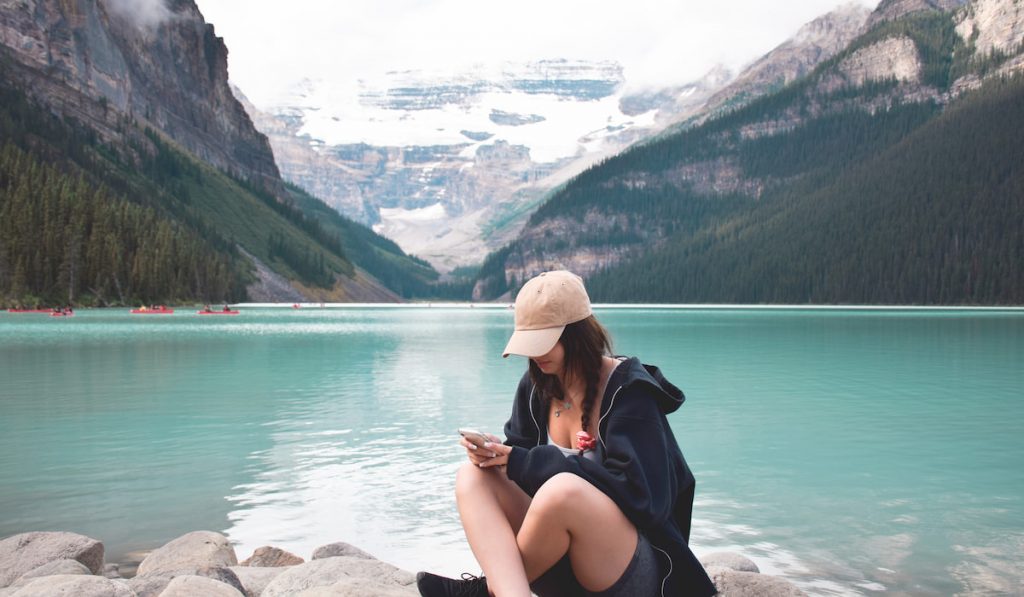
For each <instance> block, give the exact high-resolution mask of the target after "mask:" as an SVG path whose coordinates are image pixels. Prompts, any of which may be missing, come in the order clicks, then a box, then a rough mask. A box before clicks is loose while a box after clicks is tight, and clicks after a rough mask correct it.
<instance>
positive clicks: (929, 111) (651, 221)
mask: <svg viewBox="0 0 1024 597" xmlns="http://www.w3.org/2000/svg"><path fill="white" fill-rule="evenodd" d="M893 4H896V3H888V4H885V5H882V6H880V7H879V10H880V11H883V12H885V11H890V10H892V5H893ZM992 4H995V5H998V6H995V7H993V6H992ZM1012 6H1014V5H1013V3H1012V0H980V1H978V2H974V3H971V4H969V5H967V6H966V7H962V8H960V9H956V10H955V11H947V12H942V11H938V10H923V11H922V10H908V11H906V12H904V13H903V16H898V17H896V18H884V19H877V20H876V21H877V24H876V25H875V26H874V27H872V28H868V29H867V30H865V31H864V32H863V33H862V34H861V35H860V36H858V37H857V38H856V39H855V40H853V42H852V43H851V44H850V45H848V46H847V47H846V48H844V49H843V50H842V51H841V52H839V53H837V54H836V55H835V56H833V57H831V58H829V59H828V60H826V61H824V62H822V63H821V64H819V65H818V66H817V67H815V69H814V70H813V71H812V72H811V73H809V74H808V75H807V76H805V77H804V78H802V79H798V80H796V81H794V82H793V83H790V84H789V85H786V86H785V87H783V88H781V89H779V90H778V91H776V92H774V93H772V94H769V95H766V96H763V97H761V98H758V99H755V100H753V101H751V102H749V103H746V104H744V105H742V106H740V107H737V108H733V109H732V110H729V111H726V112H724V113H721V114H719V115H717V116H714V117H712V118H709V119H708V120H706V121H704V122H703V123H701V124H699V125H696V126H693V127H691V128H685V129H683V130H680V131H677V132H674V133H671V134H667V135H662V136H659V137H657V138H656V139H654V140H652V141H649V142H646V143H641V144H639V145H637V146H634V147H633V148H631V149H630V150H627V151H626V152H623V153H622V154H619V155H618V156H616V157H614V158H611V159H609V160H606V161H604V162H602V163H601V164H599V165H597V166H595V167H593V168H591V169H589V170H587V171H585V172H583V173H581V174H580V175H579V176H577V177H576V178H574V179H573V180H572V181H570V182H569V183H567V185H566V186H565V187H564V188H563V189H562V190H561V191H559V193H557V194H556V195H554V196H553V197H552V198H551V200H549V201H548V202H547V203H545V204H544V205H542V206H541V207H540V208H539V209H538V210H537V212H535V213H534V215H533V216H532V217H531V220H530V223H529V225H528V226H527V227H526V228H524V231H523V233H522V234H521V235H520V236H519V237H517V239H516V240H515V241H513V242H512V243H510V244H509V245H507V246H506V247H505V248H503V249H502V250H501V251H498V252H496V253H493V254H492V255H490V256H489V257H488V260H487V261H485V263H484V266H483V267H482V268H481V273H480V277H479V278H478V281H477V284H476V287H475V289H474V296H475V297H476V298H481V299H486V298H493V297H496V296H503V293H505V292H508V291H509V290H514V289H515V288H516V287H517V284H518V283H521V281H522V280H525V279H527V278H529V277H530V276H532V275H535V274H536V273H538V272H539V271H543V270H545V269H553V268H567V269H572V270H574V271H577V272H578V273H581V274H582V275H584V276H590V277H594V279H595V280H604V282H601V283H598V284H597V285H596V288H597V292H598V296H601V295H602V293H603V294H604V295H606V296H612V297H615V298H616V299H623V298H624V297H623V296H622V294H621V292H620V293H616V292H613V291H612V287H611V286H610V284H611V281H610V277H609V276H610V275H611V274H607V275H605V274H602V273H601V272H618V273H619V274H620V275H622V277H623V278H624V279H626V280H630V283H629V284H627V287H628V288H629V289H631V290H632V291H633V292H634V294H635V295H636V297H637V298H635V299H633V300H644V298H645V297H646V298H651V297H652V296H653V295H652V293H653V292H654V291H653V290H652V289H653V288H654V287H658V286H659V285H661V286H670V285H672V284H674V283H675V281H677V280H676V279H677V278H678V277H679V276H682V275H684V274H683V273H682V272H684V271H691V269H692V268H691V267H690V266H689V265H688V263H691V262H692V263H698V262H704V263H710V262H709V261H708V260H709V259H712V257H711V256H715V257H714V259H726V257H725V255H726V254H727V253H725V252H723V249H722V248H721V247H723V246H724V245H723V244H722V243H721V242H719V241H718V240H716V239H719V238H720V236H721V234H722V233H723V232H722V231H729V230H737V231H738V230H746V231H747V232H745V233H744V234H746V235H756V234H758V231H759V230H762V229H764V228H765V227H766V226H767V222H769V221H772V220H773V219H777V218H778V217H779V214H778V213H776V212H773V211H772V209H773V206H781V205H785V204H792V205H802V206H803V208H804V209H806V210H808V213H811V212H812V211H813V209H812V206H809V205H806V204H804V203H801V200H800V199H799V198H800V197H807V196H818V195H820V196H822V197H828V198H830V199H831V198H834V197H838V196H839V195H841V192H840V190H838V189H833V190H827V189H828V188H829V187H828V184H829V181H830V179H831V177H833V176H839V175H842V174H843V173H844V172H845V170H846V169H850V168H855V167H857V166H858V164H860V163H862V162H864V161H865V160H869V159H871V158H872V157H873V156H874V155H875V154H876V153H878V152H883V151H886V150H887V149H888V148H889V147H890V146H894V144H897V143H899V142H900V140H901V139H903V138H904V137H905V136H908V135H911V134H912V133H913V132H914V131H915V130H917V129H918V128H920V127H923V126H926V125H927V123H928V122H929V121H931V120H933V119H934V118H936V117H937V115H939V114H941V113H942V112H943V110H944V109H945V107H946V106H948V105H950V104H951V103H952V102H957V101H959V98H960V97H962V96H964V94H965V93H966V90H967V89H973V90H979V89H982V90H984V89H989V91H987V92H986V93H997V92H996V91H992V89H996V88H995V87H992V86H991V85H993V84H994V83H992V81H998V80H999V79H1000V78H1001V77H1003V76H1004V75H1007V74H1012V73H1014V72H1017V73H1019V72H1020V71H1021V68H1020V67H1019V66H1017V65H1018V64H1019V62H1018V57H1016V56H1013V55H1005V54H1000V55H998V56H994V57H993V56H991V55H986V54H979V53H978V51H977V49H976V48H975V47H974V46H972V43H971V40H969V39H966V40H965V39H964V38H963V37H961V36H960V35H958V34H957V32H956V26H957V24H958V23H961V22H963V20H964V19H965V18H966V17H965V15H970V14H978V13H984V14H1007V13H1008V12H1010V13H1012V10H1009V9H1010V8H1012ZM906 7H907V6H906V5H904V8H906ZM999 7H1002V9H1001V10H1000V8H999ZM981 8H984V9H985V10H980V9H981ZM985 22H986V23H987V26H988V27H996V26H998V27H1000V31H1004V32H1009V33H1005V34H1004V37H1006V36H1009V38H1008V39H1005V40H1004V42H1005V44H1004V47H1013V48H1019V47H1021V46H1020V43H1021V42H1020V39H1019V34H1018V33H1014V32H1016V31H1017V28H1016V27H1012V26H1011V27H1007V26H1005V23H1003V22H1002V21H997V20H993V19H991V18H990V19H987V20H986V21H985ZM1014 36H1016V37H1014ZM1007 69H1009V70H1007ZM986 82H988V83H989V84H990V85H989V86H988V87H985V84H986ZM968 97H974V96H968ZM981 97H982V99H980V100H972V101H983V99H984V94H982V96H981ZM963 113H967V112H963ZM972 118H977V115H974V116H972ZM979 126H980V125H979ZM956 130H957V131H959V133H958V134H967V133H965V132H963V131H964V129H962V128H958V129H956ZM969 140H970V141H971V142H976V140H975V139H969ZM1004 141H1005V140H1004ZM965 143H966V141H965ZM954 153H955V152H954V151H953V149H951V148H950V149H948V151H947V152H946V153H945V154H943V155H944V157H945V158H947V159H952V158H951V157H949V156H952V155H953V154H954ZM915 155H918V156H922V155H923V153H922V152H920V151H919V152H918V153H916V154H915ZM1011 155H1012V153H1011ZM920 159H925V158H923V157H921V158H920ZM918 166H919V165H918V164H916V163H915V164H914V167H915V168H917V167H918ZM1014 171H1015V170H1014V169H1013V168H1011V169H1010V172H1014ZM880 176H881V174H880ZM971 180H972V182H971V184H975V185H981V186H979V193H980V194H981V195H982V196H984V197H986V198H987V199H986V200H988V201H990V202H993V203H992V205H991V207H992V208H993V209H1000V210H1001V209H1003V207H1004V206H1003V205H1002V204H1001V203H999V199H998V198H997V197H992V196H990V195H988V194H985V192H984V188H985V187H984V184H985V182H984V181H980V180H977V179H971ZM876 186H878V185H876ZM890 186H893V187H895V186H896V185H890ZM922 186H926V185H924V184H923V183H922ZM879 188H881V189H882V190H879ZM879 188H875V187H872V189H874V190H873V191H872V192H873V193H882V194H883V195H885V193H886V192H885V191H884V187H879ZM929 188H931V187H929ZM885 196H888V195H885ZM911 196H912V195H909V194H908V195H907V197H911ZM955 196H956V197H962V196H961V195H955ZM913 197H915V198H916V195H915V196H913ZM892 200H893V201H896V202H900V201H901V200H900V199H899V198H898V197H892ZM907 200H909V199H907ZM1008 200H1012V199H1008ZM852 205H858V204H856V203H854V204H852ZM940 207H941V209H951V208H950V207H949V205H948V204H946V203H942V204H941V205H940V204H938V203H937V204H936V208H935V209H939V208H940ZM780 209H781V208H780ZM856 209H862V207H857V208H856ZM920 209H922V210H923V211H922V212H921V213H922V214H923V215H922V216H921V217H920V221H921V222H925V221H929V220H930V219H931V218H939V217H940V215H939V214H938V213H932V212H929V211H928V210H927V209H925V208H920ZM864 217H867V216H866V215H865V216H864ZM904 217H905V214H904ZM749 218H761V219H760V220H756V223H755V224H753V225H751V224H744V223H743V222H748V221H749ZM787 221H788V222H789V223H790V225H791V226H797V223H798V219H796V218H790V219H788V220H787ZM972 222H974V220H972ZM975 223H976V222H975ZM904 225H905V226H907V228H908V230H914V231H915V233H920V234H922V235H923V236H924V237H929V232H928V231H925V230H920V231H917V230H916V229H915V228H914V226H915V223H914V222H906V223H904ZM978 225H985V226H997V225H995V224H992V223H985V224H978ZM716 230H717V231H719V232H715V231H716ZM780 232H781V233H783V234H787V235H792V236H794V237H798V236H799V229H798V228H794V230H792V231H780ZM991 232H992V233H993V234H997V235H1005V234H1013V232H1012V229H1006V228H992V230H991ZM1017 234H1018V235H1019V231H1018V232H1017ZM1000 238H1003V237H1000ZM819 240H820V239H819ZM776 242H779V243H782V244H784V241H782V240H781V239H780V240H778V241H776ZM843 242H844V243H847V244H850V243H852V242H853V240H852V239H845V240H844V241H843ZM770 245H771V243H768V242H767V241H764V242H762V243H761V248H760V250H761V251H762V252H764V251H767V250H768V249H769V246H770ZM680 246H683V247H689V248H688V249H687V252H686V253H680V252H679V251H678V250H677V249H676V248H678V247H680ZM736 246H753V245H752V244H750V245H742V243H741V244H740V245H736ZM811 246H815V245H813V244H809V245H808V248H810V247H811ZM985 246H986V247H987V248H986V250H989V251H996V249H995V248H993V247H994V245H985ZM815 250H816V251H818V252H819V253H821V254H824V253H826V251H824V249H823V248H822V247H818V248H817V249H815ZM673 251H675V252H673ZM702 251H705V252H707V255H705V253H704V252H702ZM779 254H781V252H780V253H779ZM670 255H674V256H675V257H674V258H675V259H683V261H681V262H679V264H678V266H677V268H676V270H675V271H674V272H673V270H670V269H666V267H668V266H667V264H668V263H670V262H671V259H672V257H670ZM728 255H730V257H728V259H743V260H756V259H759V258H760V254H759V253H753V254H748V255H741V251H740V249H736V250H734V251H732V252H729V253H728ZM883 255H884V252H879V253H878V254H877V256H879V257H881V256H883ZM985 257H986V259H989V260H993V259H994V260H996V261H997V262H1002V261H1003V260H1004V259H1005V256H998V255H997V254H995V253H991V252H990V253H986V254H985ZM659 260H660V261H659ZM702 260H703V261H702ZM983 262H984V260H983ZM715 263H717V267H719V268H722V269H723V271H727V270H729V269H730V268H732V267H734V265H731V264H730V265H727V264H726V263H725V262H721V263H720V262H718V261H715ZM631 264H633V265H636V266H637V267H640V268H641V269H642V268H643V267H647V268H649V275H650V276H652V278H651V279H650V280H648V284H647V287H646V288H645V286H644V284H643V283H642V282H641V280H640V278H638V277H637V275H639V274H637V275H633V273H632V272H631V270H630V268H631V267H632V265H631ZM641 264H646V265H641ZM655 266H656V267H655ZM934 266H935V264H928V268H929V270H930V271H931V268H933V267H934ZM693 267H696V266H693ZM708 267H710V266H708ZM772 267H773V268H777V269H782V270H784V268H781V267H779V266H778V265H777V264H775V265H773V266H772ZM814 267H819V268H820V267H825V265H824V264H822V263H817V262H816V264H815V266H814ZM950 267H952V266H950ZM987 267H990V268H991V267H995V268H998V267H1002V266H1000V265H997V264H987ZM688 268H690V269H688ZM744 271H745V274H744V275H743V276H741V278H742V279H743V280H745V281H747V282H748V283H750V284H755V283H757V284H760V283H763V281H760V280H756V279H755V274H754V273H751V272H750V271H748V270H744ZM766 271H767V269H766ZM952 271H953V270H952V269H942V270H941V273H937V274H936V275H953V274H952V273H951V272H952ZM654 272H657V273H654ZM787 275H791V274H787ZM815 275H818V274H817V273H816V274H815ZM601 276H604V277H603V278H602V277H601ZM701 281H702V283H703V284H705V285H706V287H707V288H712V287H717V286H715V285H710V286H708V285H707V284H708V281H707V280H706V279H703V278H702V279H701ZM889 282H891V283H892V284H893V285H894V286H898V284H896V282H895V281H889ZM673 287H675V288H682V287H680V286H673ZM830 288H831V287H830ZM922 288H924V285H922ZM709 292H710V290H709ZM830 292H831V293H832V294H815V295H800V294H799V293H797V294H790V295H789V296H787V297H781V296H775V295H771V294H746V295H744V296H743V298H742V301H746V302H750V301H752V302H758V301H769V302H775V301H779V300H783V298H785V300H791V301H795V302H806V301H808V300H816V301H826V302H829V301H831V302H843V301H844V300H846V299H844V297H843V295H842V294H841V293H840V294H837V293H838V292H839V291H838V290H837V289H836V288H831V290H830ZM922 292H924V291H922ZM994 292H995V291H991V293H990V294H988V295H985V298H981V299H980V300H999V301H1004V300H1007V298H1006V296H1005V295H998V293H995V294H993V293H994ZM738 296H739V295H735V294H734V295H729V296H724V297H723V296H717V297H705V296H701V295H694V294H693V293H692V292H689V291H688V292H685V293H682V294H681V295H680V297H684V298H679V299H678V300H684V299H685V300H692V301H696V302H702V301H704V300H705V299H706V300H724V301H726V302H730V301H733V300H741V299H739V298H737V297H738ZM937 296H939V295H928V294H921V295H916V296H906V297H904V298H903V299H899V298H897V299H894V300H896V301H897V302H899V300H907V301H912V302H925V303H930V302H934V301H935V300H937V299H936V297H937ZM981 296H982V295H964V296H963V297H961V298H960V299H955V295H949V294H942V295H941V298H940V299H938V300H950V299H951V297H952V298H953V300H962V301H968V302H970V301H972V300H979V299H978V297H981ZM627 300H628V299H627ZM652 300H653V299H652ZM657 300H672V298H671V297H667V296H666V295H663V294H662V295H657ZM871 300H879V297H878V296H875V297H873V298H872V299H871ZM1016 300H1021V299H1016ZM742 301H741V302H742Z"/></svg>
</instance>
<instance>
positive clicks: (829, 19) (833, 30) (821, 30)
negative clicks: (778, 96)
mask: <svg viewBox="0 0 1024 597" xmlns="http://www.w3.org/2000/svg"><path fill="white" fill-rule="evenodd" d="M870 14H871V11H869V10H868V9H867V8H865V7H864V6H862V5H860V4H856V3H851V4H847V5H844V6H841V7H839V8H837V9H836V10H834V11H832V12H830V13H828V14H826V15H823V16H821V17H819V18H817V19H814V20H813V21H811V22H810V23H808V24H806V25H804V26H803V27H801V28H800V30H799V31H797V33H796V35H794V36H793V37H792V38H791V39H788V40H786V41H785V42H784V43H782V44H780V45H779V46H778V47H776V48H775V49H773V50H772V51H771V52H768V53H767V54H765V55H764V56H763V57H761V58H760V59H758V60H756V61H754V63H753V64H751V65H750V66H748V67H747V68H745V69H744V70H743V72H742V73H740V75H739V76H738V77H736V79H735V80H734V81H732V82H731V83H730V84H729V85H727V86H725V87H724V88H722V89H721V90H720V91H718V93H716V94H714V95H713V96H711V97H710V98H709V99H708V100H707V102H706V103H705V104H704V105H701V106H699V107H698V109H697V110H695V111H693V112H691V113H690V114H686V115H685V116H686V118H688V119H690V122H689V123H688V124H691V125H692V124H696V123H700V122H704V121H705V120H707V119H708V118H709V117H712V116H714V115H716V114H719V113H721V112H722V111H723V110H727V109H734V108H736V107H738V106H740V105H743V104H746V103H748V102H750V101H751V100H753V99H755V98H757V97H760V96H762V95H764V94H766V93H770V92H773V91H776V90H777V89H780V88H781V87H783V86H784V85H787V84H789V83H792V82H793V81H795V80H797V79H799V78H801V77H803V76H805V75H807V74H808V73H810V72H811V70H813V69H814V67H816V66H817V65H819V64H821V63H822V62H824V61H826V60H828V59H829V58H831V57H833V56H835V55H836V54H838V53H839V52H840V51H841V50H843V49H844V48H846V46H848V45H849V44H850V42H851V41H853V40H854V38H856V37H857V36H858V35H860V34H861V33H862V32H863V31H864V26H865V23H866V21H867V19H868V17H869V15H870Z"/></svg>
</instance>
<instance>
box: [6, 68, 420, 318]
mask: <svg viewBox="0 0 1024 597" xmlns="http://www.w3.org/2000/svg"><path fill="white" fill-rule="evenodd" d="M2 66H3V63H0V67H2ZM4 72H6V71H5V70H4V69H3V68H0V75H2V74H3V73H4ZM119 127H120V130H121V132H122V134H123V139H125V141H124V142H121V143H115V142H105V141H103V140H102V139H101V138H100V137H99V136H98V135H97V134H95V133H94V132H93V131H92V130H91V129H89V128H87V127H85V126H82V125H81V124H79V123H77V122H75V121H74V120H73V119H70V118H61V117H58V116H55V115H54V114H52V113H51V112H50V111H49V110H46V109H44V108H42V107H41V106H40V105H38V104H37V103H35V101H33V100H32V99H30V98H28V97H27V96H26V95H25V94H24V93H23V92H22V91H21V90H20V89H19V88H18V87H17V85H15V84H13V83H12V82H11V81H10V80H8V79H7V78H6V77H2V76H0V140H2V146H0V302H2V303H6V304H9V305H15V304H23V305H34V304H46V305H53V304H68V303H71V304H76V305H94V304H95V305H128V304H139V303H155V302H159V303H176V302H186V301H194V302H234V301H240V300H244V299H246V298H248V297H247V292H246V288H247V286H248V285H249V284H251V283H252V282H253V281H254V275H255V274H254V271H253V267H252V262H251V261H250V259H249V257H248V256H245V255H243V254H242V253H241V252H240V251H239V249H238V247H243V248H244V249H245V251H246V252H247V253H248V254H249V255H251V256H253V257H255V258H256V259H258V260H260V261H262V262H263V263H265V264H267V265H268V266H269V267H270V268H271V269H272V270H273V271H275V272H277V273H278V274H280V275H282V276H284V278H286V279H293V280H295V281H297V282H298V283H299V284H301V285H303V286H304V287H306V288H312V289H317V288H319V289H322V292H324V293H325V294H327V295H330V294H329V293H330V292H331V291H332V289H334V288H335V286H336V284H337V280H338V279H339V276H343V277H351V276H353V274H354V272H355V268H354V265H353V263H352V261H351V260H350V259H349V257H348V255H347V253H346V249H348V248H350V249H351V250H353V251H356V252H360V251H364V252H365V251H368V250H369V249H367V248H364V245H366V243H368V242H371V240H372V238H373V237H374V236H375V235H373V233H372V232H370V231H368V230H366V231H365V233H358V231H356V232H353V231H351V230H347V229H344V230H343V229H341V228H339V227H338V226H337V225H336V224H335V223H334V222H335V218H333V217H332V218H326V217H322V216H321V214H318V213H317V212H316V210H315V209H314V206H316V205H317V204H318V203H319V202H318V201H317V200H316V199H313V198H311V197H308V196H307V197H305V198H304V200H303V202H302V204H301V205H300V204H299V202H297V201H296V202H292V203H287V202H282V201H280V200H278V199H277V198H276V197H275V196H273V195H271V194H270V193H269V192H268V191H266V190H265V189H263V188H257V187H255V186H253V185H251V184H248V183H246V182H244V181H241V180H237V179H233V178H231V177H229V176H227V175H225V174H224V173H222V172H219V171H217V170H215V169H213V168H212V167H210V166H208V165H206V164H204V163H202V162H200V161H199V160H197V159H196V158H195V157H193V156H191V155H189V154H187V153H186V152H184V151H183V150H181V149H179V148H177V147H175V145H174V144H173V143H172V142H170V141H169V140H167V139H165V138H163V137H162V135H161V134H160V133H158V132H156V131H154V130H152V129H145V130H142V129H139V128H137V127H136V126H135V125H134V123H133V122H131V121H130V120H129V119H128V118H123V119H122V120H121V122H120V125H119ZM319 205H321V206H322V205H323V204H322V203H319ZM323 207H324V208H326V206H323ZM367 233H368V234H367ZM353 234H357V235H359V236H358V238H356V237H355V236H353ZM372 242H378V243H380V242H384V241H383V240H382V239H379V240H376V241H372ZM388 254H389V258H390V260H391V261H392V263H393V265H392V268H391V269H392V270H394V271H396V272H398V273H392V274H390V275H391V278H392V280H393V281H396V282H397V283H398V284H401V283H403V282H404V281H405V280H406V279H410V280H417V281H420V280H423V279H427V280H429V279H431V277H432V276H436V272H433V270H431V269H430V268H424V267H422V266H421V265H416V264H415V263H414V262H413V261H412V260H410V259H409V258H408V257H407V256H405V255H404V254H402V253H401V251H397V252H394V251H393V250H392V252H390V253H388ZM367 262H368V264H367V267H366V269H367V270H370V271H383V270H382V268H378V267H375V266H374V264H373V262H372V259H367ZM335 296H337V292H335ZM337 298H338V299H339V300H344V296H338V297H337Z"/></svg>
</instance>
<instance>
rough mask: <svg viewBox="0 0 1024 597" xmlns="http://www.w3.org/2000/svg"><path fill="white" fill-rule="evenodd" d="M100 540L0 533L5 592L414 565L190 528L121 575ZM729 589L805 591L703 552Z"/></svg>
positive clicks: (229, 595) (341, 591) (158, 590)
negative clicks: (296, 549)
mask: <svg viewBox="0 0 1024 597" xmlns="http://www.w3.org/2000/svg"><path fill="white" fill-rule="evenodd" d="M103 556H104V550H103V543H102V542H100V541H98V540H96V539H93V538H91V537H86V536H84V535H78V534H75V533H67V532H46V531H37V532H31V533H21V534H19V535H13V536H11V537H7V538H6V539H3V540H0V597H50V596H52V595H69V596H70V595H74V596H76V597H196V596H209V597H286V596H289V597H290V596H294V597H374V596H380V597H408V596H410V595H418V594H419V593H418V591H417V590H416V577H415V575H414V574H413V573H411V572H408V571H405V570H402V569H400V568H397V567H395V566H393V565H391V564H388V563H386V562H382V561H380V560H378V559H377V558H375V557H373V556H372V555H370V554H368V553H366V552H364V551H362V550H360V549H359V548H357V547H354V546H352V545H350V544H348V543H331V544H328V545H324V546H321V547H318V548H317V549H315V550H314V551H313V553H312V554H311V558H310V560H309V561H306V560H304V559H303V558H302V557H300V556H297V555H295V554H292V553H289V552H287V551H284V550H282V549H279V548H276V547H271V546H266V547H260V548H258V549H257V550H256V551H255V552H254V553H253V554H252V556H250V557H249V558H247V559H245V560H243V561H241V562H239V561H238V558H237V556H236V554H235V549H234V547H232V545H231V543H230V542H229V541H228V539H227V538H226V537H225V536H224V535H221V534H220V533H215V532H212V531H193V532H191V533H187V534H185V535H182V536H181V537H178V538H177V539H174V540H173V541H171V542H169V543H167V544H166V545H164V546H162V547H159V548H157V549H155V550H153V551H152V552H150V553H149V554H148V555H146V557H145V559H143V560H142V562H141V563H140V564H139V566H138V569H137V570H136V571H135V574H134V575H133V576H132V577H131V578H124V577H122V576H121V572H120V570H119V568H118V566H117V565H116V564H106V563H105V562H104V559H103ZM701 562H702V563H703V564H704V566H705V567H706V568H707V571H708V574H709V575H710V576H711V578H712V580H714V582H715V586H716V587H718V590H719V594H720V595H723V596H725V597H746V596H754V595H758V596H766V597H789V596H797V595H804V593H803V592H802V591H800V590H799V589H798V588H797V587H796V586H794V585H793V584H792V583H790V582H789V581H786V580H784V579H781V578H777V577H774V576H769V575H765V574H760V573H759V570H758V568H757V565H756V564H754V562H752V561H750V560H749V559H747V558H745V557H743V556H741V555H739V554H735V553H730V552H721V553H716V554H710V555H708V556H705V557H704V558H702V559H701Z"/></svg>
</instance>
